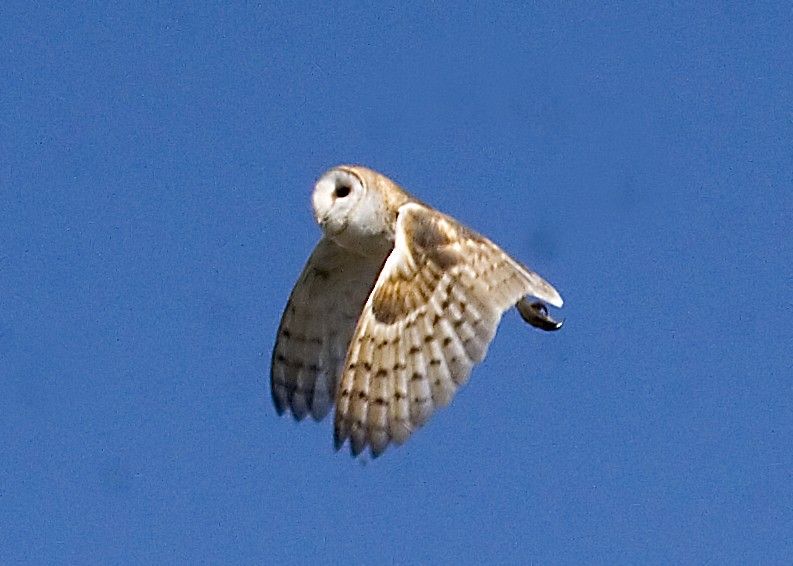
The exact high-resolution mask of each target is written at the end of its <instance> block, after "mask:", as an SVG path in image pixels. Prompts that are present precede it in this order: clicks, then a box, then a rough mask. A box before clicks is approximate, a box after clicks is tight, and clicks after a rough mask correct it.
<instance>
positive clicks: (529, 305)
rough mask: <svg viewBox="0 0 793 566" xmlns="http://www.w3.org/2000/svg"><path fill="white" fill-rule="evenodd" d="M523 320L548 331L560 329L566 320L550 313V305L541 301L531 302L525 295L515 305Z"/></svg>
mask: <svg viewBox="0 0 793 566" xmlns="http://www.w3.org/2000/svg"><path fill="white" fill-rule="evenodd" d="M515 308H517V309H518V312H519V313H520V316H521V318H522V319H523V320H525V321H526V322H528V323H529V324H531V325H532V326H534V327H535V328H539V329H540V330H545V331H546V332H553V331H556V330H559V329H560V328H561V327H562V325H563V324H564V320H562V321H561V322H560V321H556V320H554V319H553V318H551V315H549V314H548V307H546V306H545V303H543V302H540V301H534V302H529V300H528V299H526V298H525V297H524V298H523V299H521V300H520V301H518V303H517V304H516V305H515Z"/></svg>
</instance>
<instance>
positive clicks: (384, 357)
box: [334, 203, 562, 456]
mask: <svg viewBox="0 0 793 566" xmlns="http://www.w3.org/2000/svg"><path fill="white" fill-rule="evenodd" d="M525 295H531V296H534V297H537V298H539V299H542V300H544V301H546V302H548V303H550V304H552V305H555V306H561V305H562V299H561V297H560V296H559V294H558V293H557V292H556V290H555V289H554V288H553V287H551V285H549V284H548V283H547V282H546V281H544V280H543V279H542V278H541V277H539V276H538V275H537V274H535V273H533V272H531V271H529V270H528V269H526V268H525V267H523V266H522V265H520V264H519V263H518V262H516V261H515V260H513V259H512V258H510V257H509V256H508V255H507V254H506V253H504V252H503V251H502V250H501V249H500V248H499V247H498V246H496V245H495V244H494V243H492V242H491V241H489V240H487V239H486V238H484V237H483V236H480V235H479V234H476V233H475V232H473V231H471V230H469V229H467V228H466V227H464V226H463V225H461V224H460V223H458V222H457V221H455V220H454V219H452V218H451V217H449V216H446V215H443V214H441V213H439V212H437V211H435V210H433V209H431V208H429V207H426V206H423V205H420V204H416V203H408V204H405V205H403V206H402V207H400V209H399V216H398V218H397V223H396V239H395V246H394V249H393V251H392V252H391V254H390V255H389V256H388V259H387V260H386V262H385V265H384V266H383V270H382V272H381V273H380V276H379V277H378V279H377V283H376V284H375V286H374V289H373V291H372V294H371V296H370V297H369V299H368V300H367V302H366V305H365V306H364V308H363V312H362V313H361V317H360V320H359V321H358V325H357V327H356V329H355V333H354V334H353V336H352V340H351V342H350V348H349V352H348V354H347V361H346V364H347V365H346V366H345V367H344V371H343V373H342V377H341V382H340V384H339V390H338V398H337V406H336V416H335V430H334V438H335V442H336V448H337V449H338V448H340V447H341V446H342V445H343V444H344V442H345V441H346V440H347V439H349V440H350V448H351V450H352V453H353V454H354V455H357V454H359V453H360V452H361V451H362V450H364V449H365V448H366V446H367V445H368V446H370V449H371V452H372V454H373V455H374V456H378V455H379V454H381V453H382V452H383V451H384V450H385V449H386V447H387V446H388V444H389V443H390V442H395V443H397V444H401V443H403V442H405V440H407V439H408V437H409V436H410V435H411V434H412V432H413V431H414V430H416V429H417V428H419V427H421V426H422V425H423V424H424V423H426V422H427V420H428V419H429V418H430V417H431V416H432V413H433V412H434V410H435V409H436V408H438V407H444V406H446V405H448V404H449V402H450V401H451V399H452V397H453V396H454V393H455V392H456V390H457V388H458V387H459V386H461V385H462V384H464V383H465V382H466V381H467V380H468V376H469V375H470V373H471V368H472V367H473V365H474V364H476V363H478V362H480V361H482V359H483V358H484V357H485V354H486V353H487V348H488V345H489V344H490V341H491V340H492V339H493V336H494V335H495V332H496V327H497V326H498V323H499V321H500V320H501V315H502V314H503V313H504V311H505V310H507V309H508V308H510V307H512V306H514V305H515V303H517V302H518V300H520V299H521V298H522V297H524V296H525Z"/></svg>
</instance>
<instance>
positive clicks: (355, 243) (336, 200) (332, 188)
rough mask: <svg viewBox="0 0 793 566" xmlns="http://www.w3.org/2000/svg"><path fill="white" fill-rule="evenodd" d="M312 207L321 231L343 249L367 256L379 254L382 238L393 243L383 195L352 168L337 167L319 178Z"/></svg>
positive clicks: (391, 227)
mask: <svg viewBox="0 0 793 566" xmlns="http://www.w3.org/2000/svg"><path fill="white" fill-rule="evenodd" d="M311 204H312V206H313V208H314V217H315V218H316V219H317V223H319V225H320V227H321V228H322V231H323V232H324V233H325V235H326V236H328V237H329V238H331V239H332V240H333V241H334V242H336V243H337V244H338V245H340V246H342V247H344V248H347V249H350V250H353V251H358V252H361V253H369V252H374V251H380V249H381V248H382V247H383V242H384V240H383V236H384V235H386V240H387V241H393V226H390V225H389V222H388V220H387V215H386V202H385V200H384V199H383V195H382V193H381V192H380V191H377V190H374V189H372V188H371V187H368V186H367V182H366V179H365V177H364V176H363V175H361V174H360V173H359V172H358V171H356V170H355V168H353V167H336V168H334V169H331V170H330V171H328V172H327V173H325V174H324V175H322V177H320V178H319V180H318V181H317V184H316V185H315V186H314V194H313V195H312V198H311ZM388 236H390V237H388Z"/></svg>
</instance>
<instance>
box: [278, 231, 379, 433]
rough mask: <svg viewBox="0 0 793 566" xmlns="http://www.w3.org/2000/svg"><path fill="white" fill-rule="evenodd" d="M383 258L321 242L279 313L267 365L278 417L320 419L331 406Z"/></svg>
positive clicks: (331, 242)
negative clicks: (279, 318) (269, 366)
mask: <svg viewBox="0 0 793 566" xmlns="http://www.w3.org/2000/svg"><path fill="white" fill-rule="evenodd" d="M384 261H385V255H384V256H383V257H372V256H368V257H367V256H363V255H358V254H356V253H354V252H351V251H349V250H346V249H345V248H342V247H340V246H338V245H337V244H335V243H333V241H332V240H330V239H328V238H322V239H321V240H320V241H319V243H318V244H317V246H316V248H315V249H314V252H313V253H312V254H311V257H310V258H309V260H308V262H307V263H306V266H305V268H304V269H303V273H302V274H301V275H300V278H299V279H298V281H297V284H296V285H295V288H294V290H293V291H292V295H291V296H290V297H289V302H288V304H287V306H286V310H285V311H284V314H283V318H282V319H281V325H280V327H279V329H278V338H277V341H276V344H275V348H274V350H273V358H272V364H271V368H272V369H271V376H270V380H271V388H272V395H273V402H274V403H275V408H276V411H277V412H278V414H279V415H280V414H283V413H284V412H286V411H291V413H292V415H293V416H294V417H295V419H296V420H302V419H303V418H305V417H306V416H307V415H308V414H311V416H312V417H313V418H314V419H315V420H321V419H322V418H324V417H325V415H327V414H328V411H329V410H330V408H331V406H332V405H333V403H334V400H335V395H336V383H337V381H338V376H339V375H340V374H341V370H342V368H343V367H344V360H345V357H346V355H347V346H348V344H349V342H350V337H351V336H352V333H353V331H354V330H355V325H356V323H357V322H358V318H359V317H360V314H361V310H362V309H363V305H364V303H365V302H366V299H367V297H368V296H369V294H370V292H371V290H372V287H373V286H374V283H375V280H376V279H377V274H378V273H379V272H380V270H381V268H382V265H383V262H384Z"/></svg>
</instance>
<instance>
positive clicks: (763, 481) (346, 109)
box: [0, 2, 793, 564]
mask: <svg viewBox="0 0 793 566" xmlns="http://www.w3.org/2000/svg"><path fill="white" fill-rule="evenodd" d="M56 4H57V3H56ZM482 4H484V3H482ZM688 4H689V5H686V3H682V4H681V3H677V4H675V5H674V6H666V5H663V6H662V5H659V3H657V2H648V3H640V2H631V3H623V4H622V5H593V4H592V3H589V2H580V3H571V2H562V3H559V2H534V3H515V5H510V6H506V5H499V6H497V5H495V4H492V5H487V6H484V5H483V6H480V7H476V8H475V7H472V6H470V5H469V6H460V5H459V3H445V2H436V3H412V4H410V5H402V4H400V3H393V4H388V5H386V4H379V7H378V8H376V9H372V8H370V7H367V6H366V5H365V4H364V3H349V2H342V3H339V4H337V5H335V6H333V7H331V6H330V5H326V4H324V3H317V4H314V5H312V4H309V3H294V2H262V3H255V2H247V3H228V4H226V3H223V4H219V5H215V6H213V7H209V6H207V5H206V4H202V3H195V2H190V3H164V2H162V3H161V2H157V3H145V4H144V3H139V4H138V5H137V7H135V8H129V7H121V6H120V5H118V4H115V3H112V4H111V3H99V4H98V5H97V4H93V3H86V4H84V5H83V4H81V3H78V4H76V5H71V6H70V7H68V8H64V7H58V8H44V7H38V8H32V7H31V4H30V3H28V2H5V3H4V4H3V7H2V8H0V47H1V48H2V55H0V71H1V72H2V75H1V76H2V84H1V85H0V245H1V246H2V247H0V562H2V563H3V564H10V563H17V562H21V563H44V562H53V563H67V562H68V563H73V564H89V563H95V564H99V563H105V564H111V563H130V564H132V563H199V562H206V563H265V562H272V563H276V562H277V563H282V564H289V563H293V564H297V563H303V564H310V563H350V564H367V563H368V564H373V563H380V564H392V563H393V564H419V563H449V564H451V563H454V564H475V563H486V562H500V563H511V564H528V563H534V564H580V563H593V564H596V563H600V564H629V563H630V564H669V563H677V564H704V563H711V564H728V563H734V564H749V563H755V564H761V563H762V564H783V563H786V564H789V563H790V562H791V560H793V370H792V369H791V366H793V363H792V362H793V355H792V352H793V267H792V264H793V262H792V261H791V260H793V40H792V39H791V38H793V12H792V11H791V4H790V3H789V2H767V3H759V4H757V5H755V4H754V3H734V2H725V3H716V2H696V3H695V2H691V3H688ZM338 163H359V164H364V165H368V166H370V167H372V168H374V169H377V170H380V171H382V172H384V173H386V174H388V175H389V176H391V177H392V178H394V179H395V180H397V181H398V182H400V183H401V184H402V185H403V186H404V187H406V188H407V189H408V190H409V191H411V192H412V193H413V194H415V195H416V196H418V197H419V198H421V199H422V200H424V201H426V202H428V203H430V204H432V205H434V206H436V207H437V208H439V209H441V210H443V211H444V212H447V213H449V214H452V215H453V216H455V217H457V218H458V219H460V220H461V221H463V222H465V223H466V224H468V225H470V226H471V227H472V228H474V229H476V230H478V231H480V232H482V233H484V234H486V235H488V236H489V237H490V238H491V239H493V240H494V241H496V242H498V243H499V244H500V245H502V246H503V247H504V249H506V250H507V251H508V252H510V253H511V254H513V255H514V256H515V257H516V258H518V259H520V260H521V261H523V262H524V263H526V264H528V265H530V266H531V267H532V268H534V269H535V270H536V271H538V272H539V273H540V274H542V275H543V276H544V277H546V278H547V279H548V280H549V281H551V282H552V283H553V284H554V285H555V286H556V287H557V288H558V289H559V291H560V292H561V293H562V295H563V296H564V298H565V300H566V305H565V308H564V309H563V311H560V312H556V313H555V314H557V315H559V316H561V317H564V318H566V320H567V323H566V326H565V327H564V329H563V330H562V331H560V332H558V333H555V334H545V333H542V332H540V331H537V330H535V329H532V328H531V327H529V326H527V325H525V324H523V322H522V321H521V320H520V319H519V317H518V316H516V314H515V313H514V312H510V313H508V314H507V315H506V316H505V317H504V320H503V321H502V324H501V327H500V330H499V333H498V335H497V337H496V339H495V341H494V342H493V344H492V346H491V348H490V353H489V355H488V357H487V359H486V360H485V361H484V363H482V364H481V365H480V366H477V367H476V369H475V370H474V373H473V376H472V379H471V381H470V382H469V384H468V385H467V386H466V387H465V388H463V389H462V390H461V392H460V393H459V394H458V395H457V397H456V398H455V400H454V402H453V403H452V405H451V406H450V407H449V408H447V409H445V410H443V411H441V412H439V413H438V414H436V415H435V417H433V419H432V420H431V421H430V422H429V424H428V425H427V426H426V427H425V428H424V429H422V430H421V431H419V432H418V433H417V434H416V435H415V436H414V437H413V438H412V439H411V440H410V441H409V442H408V443H407V444H406V445H404V446H403V447H401V448H398V449H390V450H389V451H388V452H386V454H385V455H384V456H383V457H382V458H379V459H377V460H374V461H369V462H367V463H364V464H362V463H359V462H357V461H355V460H353V459H351V458H350V456H349V454H348V453H347V452H346V451H344V452H340V453H336V452H334V451H333V449H332V440H331V439H332V430H331V423H330V422H323V423H321V424H315V423H312V422H304V423H300V424H295V423H294V422H292V420H291V419H287V418H278V417H277V416H276V414H275V410H274V408H273V406H272V403H271V400H270V393H269V358H270V353H271V349H272V346H273V342H274V338H275V333H276V328H277V325H278V321H279V319H280V315H281V311H282V309H283V307H284V305H285V303H286V300H287V297H288V295H289V292H290V290H291V288H292V285H293V283H294V281H295V279H296V278H297V275H298V274H299V272H300V270H301V269H302V266H303V263H304V261H305V259H306V258H307V257H308V254H309V253H310V251H311V249H312V247H313V245H314V244H315V242H316V241H317V240H318V238H319V234H320V232H319V229H318V228H317V226H316V225H315V223H314V220H313V217H312V215H311V210H310V206H309V196H310V192H311V188H312V184H313V182H314V180H315V179H316V178H317V177H318V176H319V175H320V174H321V173H322V172H323V171H324V170H325V169H327V168H328V167H330V166H333V165H335V164H338Z"/></svg>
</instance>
